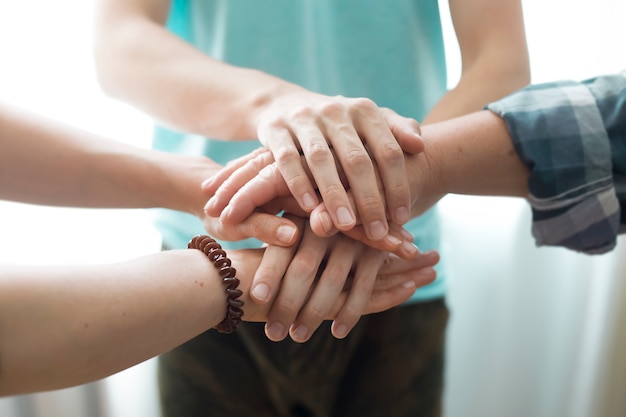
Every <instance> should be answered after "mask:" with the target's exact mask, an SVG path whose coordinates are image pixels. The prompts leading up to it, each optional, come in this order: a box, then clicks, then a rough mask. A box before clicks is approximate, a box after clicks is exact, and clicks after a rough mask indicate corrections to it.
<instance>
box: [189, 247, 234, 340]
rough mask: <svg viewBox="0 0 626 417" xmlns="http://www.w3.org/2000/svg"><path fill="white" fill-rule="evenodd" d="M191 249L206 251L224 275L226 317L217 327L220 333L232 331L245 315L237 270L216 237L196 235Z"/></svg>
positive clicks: (222, 275)
mask: <svg viewBox="0 0 626 417" xmlns="http://www.w3.org/2000/svg"><path fill="white" fill-rule="evenodd" d="M187 248H189V249H198V250H199V251H201V252H202V253H204V254H205V255H206V256H207V257H208V258H209V260H210V261H211V262H213V266H215V268H216V269H217V270H218V271H219V274H220V276H221V277H222V282H223V283H224V285H225V286H226V296H227V297H228V298H227V305H226V317H224V320H222V322H221V323H220V324H218V325H217V326H215V329H217V331H219V332H220V333H232V332H234V331H235V330H236V329H237V326H239V323H241V317H242V316H243V310H242V307H243V301H241V300H239V299H238V298H239V297H240V296H241V294H243V293H242V292H241V290H238V289H237V287H238V286H239V279H238V278H236V277H235V275H236V274H237V270H236V269H235V268H233V267H232V266H231V261H230V259H228V257H227V256H226V252H225V251H224V249H222V247H221V246H220V244H219V243H217V242H216V241H215V239H213V238H211V237H210V236H206V235H198V236H194V237H193V238H192V239H191V240H190V241H189V244H188V245H187Z"/></svg>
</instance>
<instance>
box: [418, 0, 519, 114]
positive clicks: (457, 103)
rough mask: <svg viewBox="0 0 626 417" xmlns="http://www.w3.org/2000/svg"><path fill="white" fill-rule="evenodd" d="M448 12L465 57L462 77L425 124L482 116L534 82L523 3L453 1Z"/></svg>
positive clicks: (462, 54)
mask: <svg viewBox="0 0 626 417" xmlns="http://www.w3.org/2000/svg"><path fill="white" fill-rule="evenodd" d="M449 6H450V16H451V18H452V23H453V25H454V31H455V33H456V37H457V40H458V44H459V48H460V53H461V64H462V68H461V69H462V71H461V77H460V80H459V82H458V84H457V85H456V86H455V87H454V88H453V89H451V90H450V91H449V92H448V93H447V94H446V95H444V96H443V98H442V99H441V100H440V101H439V102H438V103H437V104H436V105H435V106H434V108H433V109H432V110H431V111H430V113H429V114H428V115H427V116H426V118H425V119H424V120H423V122H424V123H434V122H439V121H442V120H446V119H449V118H452V117H457V116H461V115H464V114H468V113H471V112H476V111H479V110H481V109H482V108H483V107H484V106H485V105H487V103H490V102H492V101H494V100H497V99H499V98H501V97H504V96H506V95H507V94H509V93H511V92H513V91H515V90H517V89H519V88H521V87H523V86H525V85H526V84H528V83H529V82H530V64H529V58H528V48H527V45H526V35H525V33H524V19H523V13H522V5H521V1H520V0H499V1H491V0H472V1H466V0H449Z"/></svg>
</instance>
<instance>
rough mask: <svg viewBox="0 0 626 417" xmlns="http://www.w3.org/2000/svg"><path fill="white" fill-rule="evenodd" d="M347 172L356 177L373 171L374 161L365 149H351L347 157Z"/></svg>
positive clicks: (345, 162)
mask: <svg viewBox="0 0 626 417" xmlns="http://www.w3.org/2000/svg"><path fill="white" fill-rule="evenodd" d="M344 164H345V170H346V171H349V172H350V173H352V174H354V175H361V174H364V173H366V172H368V171H370V170H373V167H374V165H373V163H372V159H371V158H370V156H369V154H368V153H367V151H365V149H351V150H349V151H348V152H347V153H346V156H345V161H344Z"/></svg>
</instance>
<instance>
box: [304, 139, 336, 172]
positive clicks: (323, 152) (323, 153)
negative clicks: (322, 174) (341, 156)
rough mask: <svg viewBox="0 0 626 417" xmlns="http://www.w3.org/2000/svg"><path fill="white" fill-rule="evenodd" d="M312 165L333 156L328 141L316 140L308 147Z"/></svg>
mask: <svg viewBox="0 0 626 417" xmlns="http://www.w3.org/2000/svg"><path fill="white" fill-rule="evenodd" d="M307 154H308V159H309V161H310V165H312V166H315V165H319V164H321V163H323V162H324V161H327V160H328V159H331V158H332V153H331V152H330V149H329V147H328V145H327V144H326V143H319V142H314V143H311V144H310V145H309V146H308V147H307Z"/></svg>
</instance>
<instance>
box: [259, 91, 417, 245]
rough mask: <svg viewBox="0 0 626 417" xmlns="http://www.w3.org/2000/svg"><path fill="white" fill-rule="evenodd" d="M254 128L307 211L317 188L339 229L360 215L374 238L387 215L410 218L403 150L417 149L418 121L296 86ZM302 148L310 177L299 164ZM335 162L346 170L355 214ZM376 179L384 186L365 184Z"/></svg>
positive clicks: (367, 102) (360, 100)
mask: <svg viewBox="0 0 626 417" xmlns="http://www.w3.org/2000/svg"><path fill="white" fill-rule="evenodd" d="M257 126H258V128H257V133H258V137H259V140H260V141H261V143H263V145H264V146H265V147H266V148H267V149H269V150H270V151H271V152H272V154H273V156H274V157H275V159H276V161H277V165H278V169H279V171H280V173H281V174H282V176H283V178H285V179H286V183H287V187H288V189H289V190H290V191H291V193H292V195H293V196H294V197H295V199H296V201H297V202H298V204H299V205H300V207H301V208H302V209H303V210H305V211H307V212H309V211H311V210H313V208H315V207H316V206H317V205H318V204H319V200H318V198H317V192H316V189H317V190H319V193H320V195H321V198H322V201H324V202H325V203H326V206H327V208H328V211H329V214H330V216H331V219H332V222H333V224H334V225H335V227H336V228H337V229H339V230H341V231H345V230H350V229H351V228H352V227H354V226H355V225H356V223H357V214H358V217H360V219H361V220H362V223H363V224H364V226H365V232H366V235H367V236H368V238H370V239H372V240H380V239H382V238H383V237H384V236H385V235H386V234H387V232H388V223H387V218H388V217H389V218H390V219H391V220H392V221H393V222H395V223H398V224H404V223H405V222H406V221H408V220H409V198H410V194H409V185H408V180H407V178H406V170H405V167H404V153H403V150H404V151H407V152H410V153H415V152H420V151H421V150H422V146H423V144H422V142H421V138H420V136H419V133H420V130H419V124H418V123H417V122H416V121H414V120H412V119H408V118H404V117H401V116H399V115H397V114H396V113H394V112H392V111H391V110H389V109H382V108H379V107H378V106H377V105H376V104H375V103H374V102H372V101H371V100H369V99H365V98H346V97H341V96H337V97H330V96H325V95H320V94H315V93H312V92H309V91H306V90H299V91H297V92H290V93H289V94H285V95H284V96H282V97H280V98H278V99H277V100H275V101H274V102H273V103H271V104H270V105H269V106H268V107H267V108H266V110H265V111H263V112H262V113H261V114H260V115H259V117H258V122H257ZM301 153H302V154H303V155H304V158H305V160H306V163H307V165H308V168H309V169H310V172H311V175H312V178H313V180H314V181H313V182H312V181H311V180H310V178H309V176H308V175H307V172H306V170H305V168H304V167H303V165H302V163H301V160H300V154H301ZM333 153H334V156H333ZM336 164H337V165H339V166H340V167H341V169H342V170H343V172H344V173H345V177H346V179H347V183H348V185H349V189H350V190H351V191H352V195H353V197H354V201H355V205H356V212H357V213H355V210H354V209H353V208H352V207H351V205H350V203H349V200H348V196H347V192H346V187H344V185H343V184H342V181H341V179H340V177H339V174H338V172H337V168H336ZM377 177H380V178H381V180H382V183H383V188H382V190H384V191H383V192H379V190H378V189H376V188H373V187H372V186H371V185H372V184H373V183H375V181H376V178H377ZM386 207H387V209H388V213H389V215H387V213H386V210H385V208H386Z"/></svg>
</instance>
